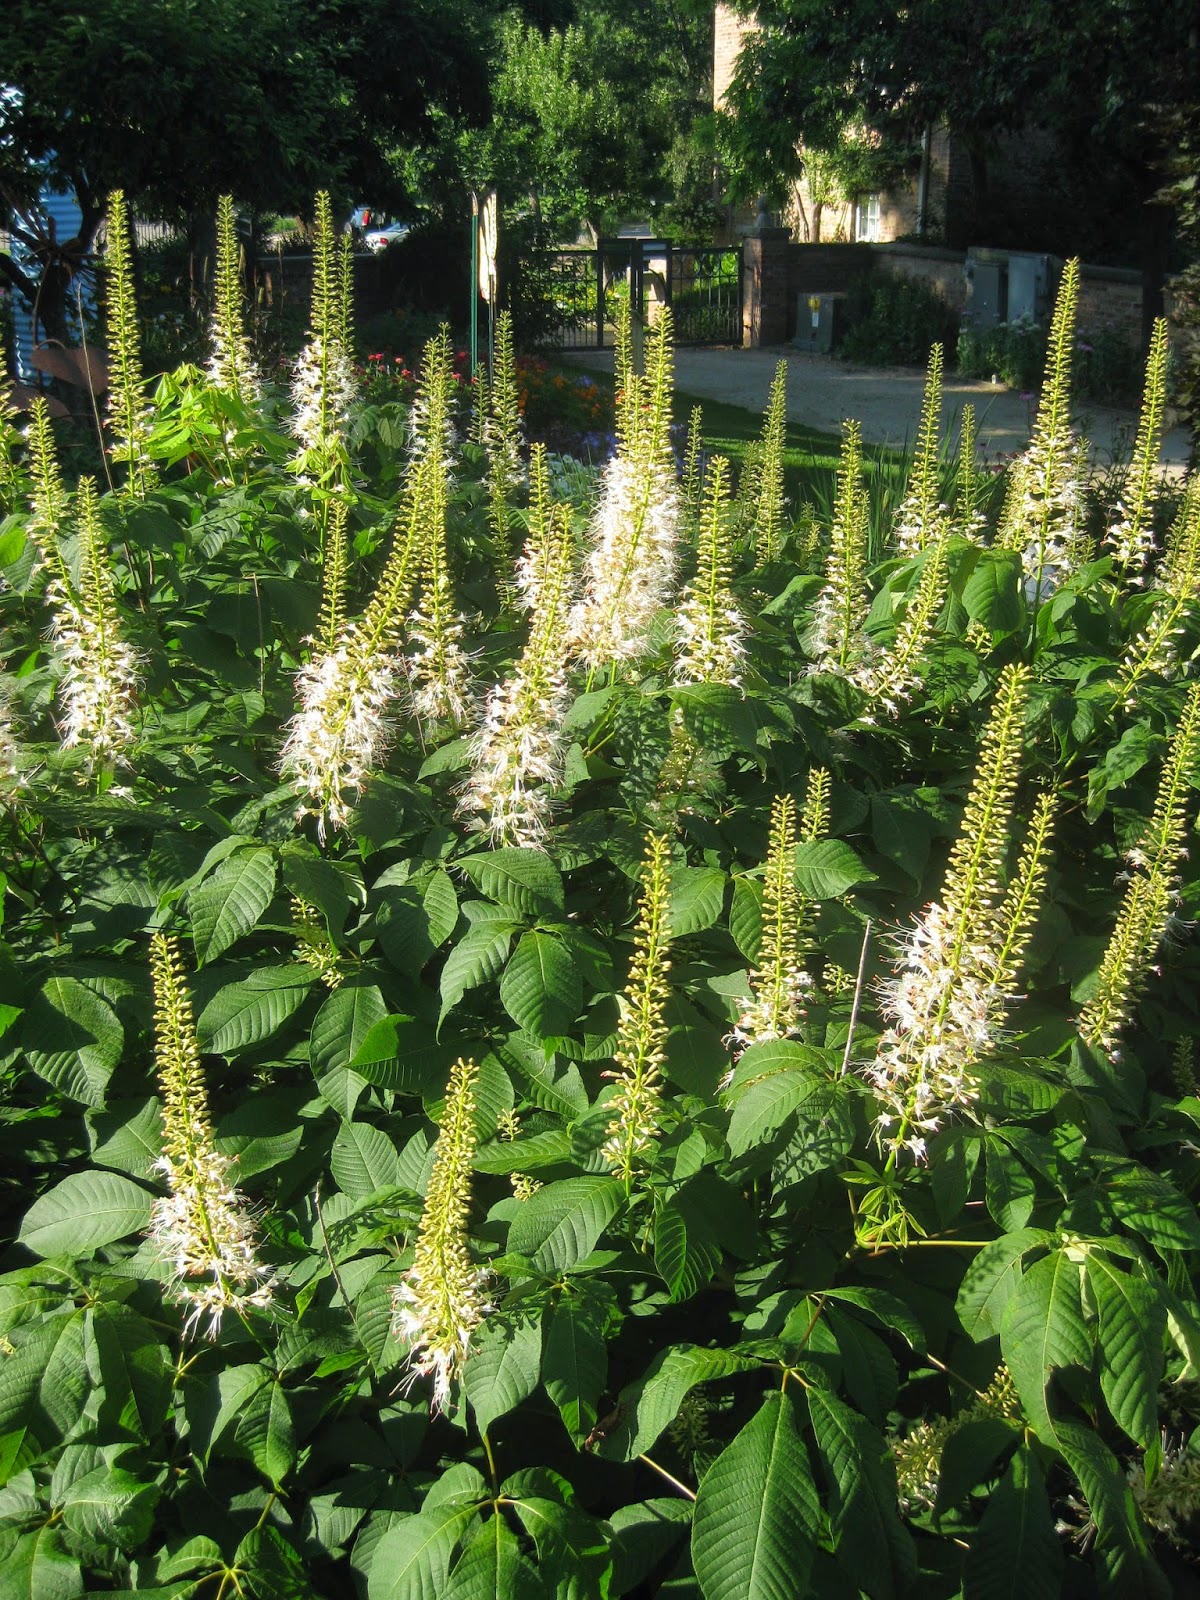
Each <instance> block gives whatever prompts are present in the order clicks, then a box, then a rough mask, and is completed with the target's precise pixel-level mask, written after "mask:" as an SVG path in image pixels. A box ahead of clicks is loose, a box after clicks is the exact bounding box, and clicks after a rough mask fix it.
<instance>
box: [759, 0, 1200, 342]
mask: <svg viewBox="0 0 1200 1600" xmlns="http://www.w3.org/2000/svg"><path fill="white" fill-rule="evenodd" d="M739 4H740V5H741V6H742V8H743V9H745V10H747V11H751V10H752V11H753V13H754V15H755V16H756V17H757V19H758V22H759V24H760V26H759V29H758V31H757V32H756V33H755V34H753V35H752V36H751V38H750V39H749V41H748V43H747V46H746V48H745V50H744V51H743V53H742V57H741V59H740V62H739V68H738V72H737V74H736V77H735V81H734V83H733V85H732V88H731V90H730V94H729V102H730V105H731V107H732V110H733V112H734V114H735V117H736V120H737V129H736V134H735V135H734V136H733V138H732V140H731V148H732V150H733V152H734V155H735V159H737V158H738V157H740V161H741V175H742V176H743V178H744V179H745V180H746V181H750V182H755V183H758V184H760V185H761V184H763V182H764V181H765V180H766V179H767V178H769V177H770V176H771V175H775V176H776V178H778V176H779V175H780V174H788V173H789V172H791V171H794V169H795V163H796V160H797V156H796V144H797V141H802V143H803V144H804V146H805V147H807V148H809V149H812V150H815V151H818V152H822V153H827V152H836V151H837V150H838V149H839V145H840V142H841V140H842V135H843V132H844V130H845V128H846V126H847V123H848V122H851V123H853V122H854V121H855V120H856V119H857V120H858V121H860V122H861V124H862V125H864V126H866V127H869V128H872V129H874V130H876V131H877V133H878V134H879V135H880V137H881V138H882V140H883V141H884V143H885V145H887V146H890V147H892V148H893V149H896V148H903V147H904V146H905V145H907V144H909V143H911V141H912V140H913V139H914V138H916V137H919V136H920V134H921V133H922V132H923V130H924V129H925V128H927V127H930V126H932V125H935V124H939V123H941V124H944V125H945V126H946V127H947V128H948V129H949V131H950V132H951V133H952V134H955V135H957V136H958V137H959V138H960V139H962V140H963V141H964V143H965V144H966V147H967V149H968V151H969V153H970V157H971V161H972V166H973V169H974V176H975V187H976V193H977V196H979V197H982V199H983V202H984V203H986V193H987V164H988V157H989V154H990V152H991V148H992V146H993V143H994V141H995V137H996V135H997V134H998V133H1001V132H1004V131H1010V130H1015V129H1019V128H1023V127H1036V128H1040V129H1043V130H1046V131H1048V132H1050V133H1052V134H1054V135H1055V136H1056V138H1057V140H1058V144H1059V150H1060V152H1061V156H1060V175H1061V177H1062V180H1063V186H1064V188H1067V187H1071V188H1073V190H1074V193H1075V198H1076V200H1077V202H1078V203H1077V204H1076V205H1075V206H1074V207H1062V208H1058V210H1057V214H1054V213H1051V212H1049V210H1048V212H1047V215H1046V216H1045V217H1044V218H1042V219H1040V222H1041V227H1042V229H1043V236H1042V237H1040V238H1037V239H1034V238H1028V239H1027V241H1026V247H1027V248H1038V249H1053V250H1057V251H1058V252H1059V253H1061V254H1070V253H1073V252H1074V251H1075V250H1076V249H1078V248H1080V241H1079V232H1080V230H1081V228H1084V227H1085V226H1086V229H1087V231H1088V234H1089V237H1090V238H1091V239H1094V240H1095V241H1097V243H1098V245H1099V248H1101V249H1103V250H1106V251H1107V252H1110V253H1111V252H1115V251H1117V250H1118V249H1119V247H1120V245H1121V242H1122V238H1123V237H1127V236H1128V235H1129V234H1130V233H1131V232H1133V233H1134V234H1135V235H1136V236H1137V237H1138V238H1139V243H1140V251H1141V257H1142V261H1143V267H1144V272H1145V283H1146V291H1147V293H1146V303H1147V311H1148V312H1152V311H1153V310H1154V309H1155V308H1156V304H1160V303H1161V281H1162V276H1163V269H1164V266H1165V238H1166V215H1165V213H1164V212H1163V210H1162V208H1161V207H1155V206H1154V205H1153V203H1152V202H1153V200H1154V197H1155V195H1156V194H1157V192H1158V190H1159V187H1160V184H1161V182H1162V168H1163V163H1164V161H1165V159H1166V157H1167V154H1168V152H1169V150H1170V148H1171V145H1170V141H1169V137H1168V136H1166V135H1165V132H1164V129H1165V123H1164V110H1165V109H1167V108H1170V107H1178V106H1181V105H1184V104H1186V103H1187V100H1188V99H1189V97H1190V93H1191V90H1190V87H1189V80H1194V77H1195V67H1196V60H1197V37H1196V36H1197V21H1198V18H1197V8H1196V5H1195V0H1094V3H1093V4H1091V5H1088V6H1076V5H1062V4H1060V3H1058V0H972V4H970V5H963V4H962V0H911V3H909V4H905V5H899V4H896V3H894V0H843V3H839V4H829V3H828V0H762V3H761V4H758V5H754V6H752V5H751V4H750V0H739ZM1028 220H1029V219H1026V225H1027V227H1028ZM1056 230H1057V231H1056Z"/></svg>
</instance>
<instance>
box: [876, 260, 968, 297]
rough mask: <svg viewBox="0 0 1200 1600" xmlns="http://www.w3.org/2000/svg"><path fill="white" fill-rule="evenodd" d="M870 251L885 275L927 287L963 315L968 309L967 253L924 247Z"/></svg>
mask: <svg viewBox="0 0 1200 1600" xmlns="http://www.w3.org/2000/svg"><path fill="white" fill-rule="evenodd" d="M869 249H870V251H871V255H872V258H873V260H874V261H875V263H876V265H877V266H878V267H880V268H882V270H883V271H884V272H891V273H893V274H894V275H895V276H896V277H900V278H917V279H919V280H920V281H921V282H922V283H927V284H928V285H929V287H930V288H931V289H936V290H937V292H938V294H940V295H941V297H942V299H943V300H945V301H946V302H947V304H949V305H952V306H953V307H954V309H955V310H956V311H959V312H961V311H962V310H963V309H964V307H965V306H966V303H967V280H966V278H965V277H964V275H963V267H964V265H965V263H966V255H965V254H964V252H963V251H961V250H943V249H940V248H938V247H937V246H934V245H921V244H877V245H871V246H869Z"/></svg>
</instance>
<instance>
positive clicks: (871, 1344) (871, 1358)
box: [827, 1306, 899, 1428]
mask: <svg viewBox="0 0 1200 1600" xmlns="http://www.w3.org/2000/svg"><path fill="white" fill-rule="evenodd" d="M827 1317H828V1321H829V1328H830V1331H831V1333H832V1334H833V1336H834V1338H835V1339H836V1340H837V1347H838V1353H839V1354H840V1355H841V1358H842V1382H843V1384H844V1385H845V1389H846V1393H847V1394H848V1395H849V1396H850V1398H851V1400H853V1401H854V1403H855V1405H856V1406H857V1407H858V1408H859V1410H860V1411H861V1412H862V1413H863V1414H864V1416H867V1417H869V1418H870V1420H871V1421H872V1422H873V1423H874V1424H875V1425H876V1427H880V1428H881V1427H882V1426H883V1424H884V1422H885V1421H886V1419H887V1414H888V1412H889V1411H890V1410H891V1409H892V1406H893V1405H894V1404H895V1401H896V1395H897V1392H898V1390H899V1379H898V1377H897V1373H896V1363H895V1362H894V1361H893V1360H892V1357H891V1355H890V1353H889V1352H888V1348H887V1346H886V1345H885V1344H884V1343H883V1341H882V1340H881V1339H879V1338H878V1337H877V1336H876V1335H875V1334H873V1333H872V1332H871V1331H870V1329H869V1328H864V1327H863V1325H862V1323H861V1322H858V1321H856V1320H855V1318H854V1317H851V1316H847V1315H846V1313H845V1312H843V1311H839V1310H838V1308H837V1306H830V1307H829V1308H828V1312H827Z"/></svg>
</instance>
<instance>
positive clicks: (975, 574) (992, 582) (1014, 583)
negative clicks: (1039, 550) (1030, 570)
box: [962, 550, 1025, 633]
mask: <svg viewBox="0 0 1200 1600" xmlns="http://www.w3.org/2000/svg"><path fill="white" fill-rule="evenodd" d="M962 602H963V605H964V606H965V607H966V609H967V615H968V617H970V619H971V621H972V622H978V623H981V624H982V625H983V626H984V627H985V628H986V629H987V630H988V632H989V633H1011V632H1012V631H1013V629H1014V628H1019V627H1020V626H1021V623H1022V620H1023V619H1024V614H1025V608H1024V603H1023V601H1022V598H1021V558H1020V556H1019V555H1018V554H1017V553H1016V551H1014V550H981V551H980V553H979V558H978V560H977V561H976V562H975V565H974V567H973V569H972V571H971V575H970V577H969V578H968V579H967V581H966V583H965V584H964V585H963V591H962Z"/></svg>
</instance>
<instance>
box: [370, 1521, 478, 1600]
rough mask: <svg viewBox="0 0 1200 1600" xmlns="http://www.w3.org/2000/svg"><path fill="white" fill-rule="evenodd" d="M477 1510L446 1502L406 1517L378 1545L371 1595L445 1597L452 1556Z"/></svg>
mask: <svg viewBox="0 0 1200 1600" xmlns="http://www.w3.org/2000/svg"><path fill="white" fill-rule="evenodd" d="M474 1515H475V1507H474V1506H473V1505H466V1506H463V1505H456V1504H454V1505H443V1506H437V1507H435V1508H434V1509H433V1510H429V1511H418V1512H416V1513H414V1514H413V1515H412V1516H406V1517H402V1518H401V1519H400V1520H399V1521H398V1522H397V1523H396V1524H395V1525H394V1526H393V1527H391V1528H389V1529H388V1531H387V1532H386V1533H385V1534H384V1536H383V1538H382V1539H381V1540H380V1541H379V1543H378V1545H377V1546H376V1547H375V1554H374V1556H373V1557H372V1560H371V1573H370V1577H369V1579H368V1581H367V1596H368V1600H444V1596H445V1591H446V1580H447V1579H448V1577H449V1576H450V1558H451V1556H452V1555H453V1554H454V1550H455V1547H456V1546H457V1544H458V1541H459V1540H460V1539H461V1538H462V1536H463V1534H464V1533H465V1532H466V1529H467V1525H468V1524H469V1523H470V1521H471V1519H472V1518H473V1517H474Z"/></svg>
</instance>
